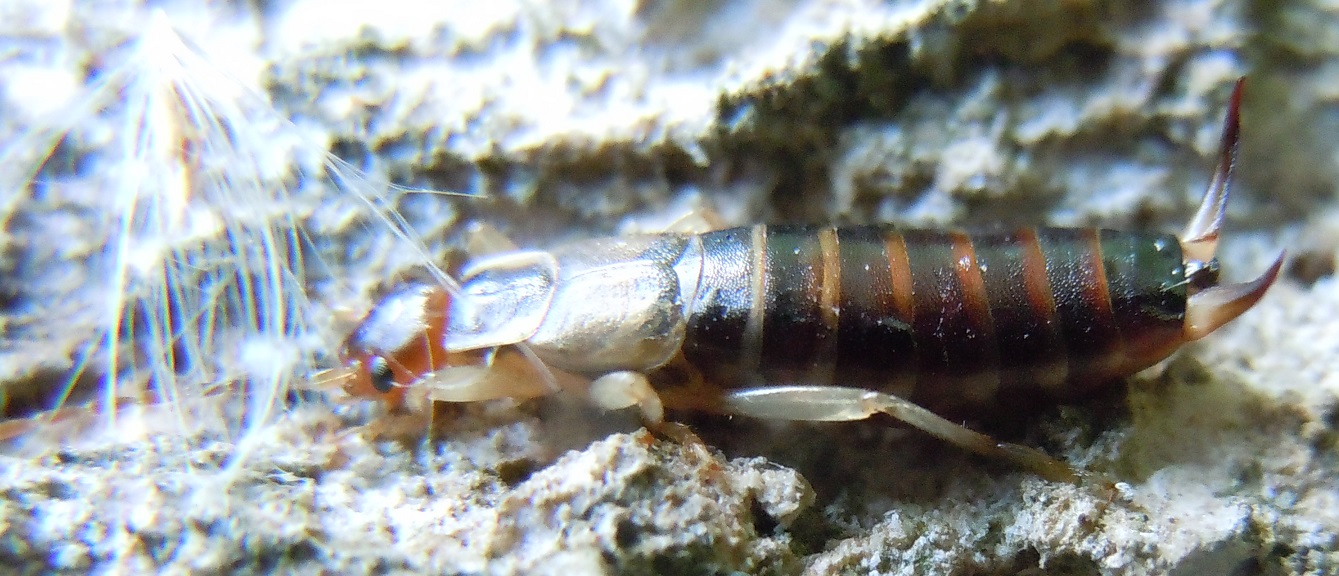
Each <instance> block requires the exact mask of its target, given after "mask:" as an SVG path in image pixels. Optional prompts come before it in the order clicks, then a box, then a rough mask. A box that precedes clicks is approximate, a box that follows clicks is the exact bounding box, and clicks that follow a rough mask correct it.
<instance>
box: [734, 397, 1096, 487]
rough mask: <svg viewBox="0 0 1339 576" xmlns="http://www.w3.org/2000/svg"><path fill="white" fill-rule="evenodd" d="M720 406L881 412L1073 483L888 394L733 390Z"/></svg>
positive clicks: (803, 413) (778, 415) (1029, 455)
mask: <svg viewBox="0 0 1339 576" xmlns="http://www.w3.org/2000/svg"><path fill="white" fill-rule="evenodd" d="M722 401H723V406H724V408H725V410H726V411H727V412H730V413H732V414H739V415H741V416H751V417H754V418H766V419H773V420H802V421H809V422H838V421H849V420H864V419H865V418H869V417H870V416H873V415H874V414H877V413H880V412H882V413H884V414H888V415H890V416H892V417H894V418H897V419H898V420H901V421H903V422H906V423H907V424H910V425H912V426H914V427H916V428H919V429H921V430H924V431H925V432H927V433H929V434H930V435H932V436H935V437H937V438H939V439H942V440H945V441H947V442H949V443H951V444H953V445H956V446H958V447H960V448H963V449H964V450H968V451H970V452H974V453H976V454H981V455H983V456H989V457H992V458H999V459H1001V460H1007V461H1009V462H1013V463H1014V464H1016V465H1018V466H1020V467H1022V468H1026V469H1028V470H1031V471H1033V472H1034V473H1036V474H1037V475H1039V476H1041V477H1043V478H1046V479H1048V480H1056V481H1067V482H1074V481H1077V480H1078V478H1079V474H1078V473H1077V472H1075V471H1074V469H1073V468H1071V467H1070V466H1069V465H1068V464H1065V463H1064V462H1061V461H1059V460H1056V459H1054V458H1052V457H1050V456H1047V455H1046V454H1045V453H1043V452H1041V451H1040V450H1037V449H1035V448H1029V447H1027V446H1022V445H1019V444H1010V443H1007V442H996V441H995V440H994V439H993V438H991V437H990V436H986V435H985V434H982V433H980V432H976V431H973V430H970V429H967V428H964V427H963V426H960V425H958V424H954V423H953V422H950V421H948V420H945V419H943V418H940V417H939V416H937V415H935V414H934V413H933V412H930V411H929V410H926V409H924V408H921V407H920V406H917V405H916V404H914V403H912V402H909V401H907V400H904V399H902V398H898V397H897V396H893V395H891V394H883V393H879V392H873V391H869V390H861V389H858V388H841V387H835V386H784V387H777V388H751V389H746V390H736V391H732V392H729V393H727V394H725V396H724V397H723V398H722Z"/></svg>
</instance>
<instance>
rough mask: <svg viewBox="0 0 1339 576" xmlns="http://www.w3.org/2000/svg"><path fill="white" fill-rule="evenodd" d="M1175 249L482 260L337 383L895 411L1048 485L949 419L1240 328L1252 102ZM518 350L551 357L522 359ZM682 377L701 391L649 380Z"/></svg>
mask: <svg viewBox="0 0 1339 576" xmlns="http://www.w3.org/2000/svg"><path fill="white" fill-rule="evenodd" d="M1241 88H1242V84H1241V82H1238V84H1237V86H1236V88H1235V90H1234V92H1233V94H1232V99H1231V103H1230V105H1229V108H1228V113H1227V119H1226V123H1225V127H1224V131H1223V138H1222V149H1221V151H1220V153H1219V157H1218V165H1217V168H1216V170H1215V172H1214V175H1213V179H1212V180H1211V182H1210V184H1209V187H1208V190H1207V192H1206V193H1205V195H1204V199H1203V201H1202V203H1201V206H1200V208H1199V210H1198V212H1197V213H1196V214H1195V216H1194V217H1193V218H1192V219H1191V221H1190V224H1189V225H1188V226H1187V228H1186V230H1185V231H1184V232H1183V233H1182V234H1181V236H1180V237H1179V238H1178V237H1176V236H1173V235H1169V234H1146V233H1139V232H1121V231H1115V230H1104V229H1093V228H1080V229H1066V228H1024V229H1018V230H1014V231H1009V232H987V233H967V232H959V231H932V230H897V229H895V228H893V227H891V226H858V227H842V228H837V227H831V226H764V225H759V226H752V227H745V228H732V229H728V230H718V231H712V232H706V233H701V234H669V233H666V234H649V235H636V236H628V237H619V238H599V239H593V240H586V241H581V242H576V243H572V244H567V245H564V246H560V247H558V248H555V249H552V250H547V251H537V250H525V251H521V250H513V251H507V252H503V253H500V254H495V255H491V256H486V257H482V258H478V259H476V260H475V261H473V262H472V263H470V264H469V265H468V266H467V267H466V268H465V270H463V271H462V274H461V280H460V288H459V290H458V291H448V290H446V289H444V288H443V287H440V286H438V285H433V284H409V285H405V286H402V287H401V288H400V289H398V290H397V291H395V292H393V293H391V294H390V295H388V296H387V297H385V298H384V299H383V300H382V301H381V303H380V304H379V305H378V306H377V307H376V308H374V309H373V310H372V312H371V313H370V314H369V315H368V316H367V318H366V319H365V320H364V321H363V323H362V324H361V326H360V327H359V328H358V329H357V330H356V331H355V332H354V333H353V335H352V336H351V337H350V338H349V340H348V342H347V343H346V346H345V349H344V352H343V359H344V362H345V365H344V366H343V367H342V368H339V369H336V370H333V371H330V372H329V373H327V374H326V375H325V377H324V379H325V380H326V381H335V382H339V383H341V384H342V385H343V387H344V388H345V390H347V391H348V392H349V393H350V394H352V395H354V396H358V397H371V398H380V399H383V400H386V401H387V402H388V403H390V404H391V405H392V406H401V405H404V403H405V402H406V399H407V398H408V399H409V400H411V402H410V403H411V404H420V403H422V402H425V401H446V402H470V401H478V400H486V399H493V398H503V397H513V398H528V397H535V396H541V395H545V394H549V393H551V392H552V391H554V390H555V389H565V390H569V391H575V392H578V393H582V394H585V395H587V396H589V397H590V398H591V399H592V400H593V401H595V402H596V403H597V404H599V405H601V406H604V407H608V408H623V407H628V406H633V405H636V406H638V407H640V409H641V411H642V414H643V417H644V419H645V420H646V421H647V422H648V423H649V424H653V425H654V424H658V423H660V422H661V420H662V418H663V409H664V407H672V408H688V409H698V410H708V411H713V412H719V413H729V414H740V415H747V416H753V417H759V418H776V419H786V420H808V421H837V420H858V419H864V418H867V417H869V416H872V415H874V414H876V413H886V414H890V415H892V416H893V417H895V418H898V419H900V420H902V421H905V422H907V423H909V424H911V425H912V426H915V427H917V428H920V429H922V430H924V431H926V432H928V433H930V434H932V435H935V436H937V437H939V438H942V439H945V440H947V441H949V442H951V443H953V444H956V445H958V446H961V447H963V448H965V449H967V450H971V451H973V452H977V453H981V454H987V455H993V456H997V457H1002V458H1005V459H1008V460H1012V461H1014V462H1017V463H1020V464H1021V465H1023V466H1025V467H1028V468H1030V469H1033V470H1036V471H1037V472H1039V473H1041V474H1043V475H1045V476H1048V477H1052V478H1070V477H1072V471H1071V470H1070V469H1069V468H1068V466H1066V465H1064V464H1061V463H1059V462H1057V461H1055V460H1053V459H1051V458H1050V457H1048V456H1046V455H1044V454H1043V453H1041V452H1040V451H1037V450H1035V449H1032V448H1027V447H1024V446H1019V445H1013V444H1002V443H996V442H995V441H994V440H992V439H990V438H989V437H988V436H985V435H982V434H979V433H977V432H973V431H971V430H969V429H967V428H964V427H962V426H959V425H957V424H954V423H952V422H950V421H948V420H945V419H943V418H941V417H939V416H937V415H936V414H935V412H941V413H943V411H946V410H947V411H960V410H972V409H982V408H985V409H989V407H990V406H991V404H992V402H995V401H996V400H997V399H998V398H999V397H1001V395H1035V396H1038V397H1045V398H1051V399H1067V398H1069V399H1072V398H1075V397H1080V396H1082V395H1084V394H1085V393H1089V392H1090V391H1091V390H1093V389H1094V387H1095V386H1096V385H1099V384H1106V383H1109V382H1112V381H1114V380H1118V379H1120V378H1122V377H1125V376H1128V375H1131V374H1133V373H1135V372H1137V371H1139V370H1142V369H1144V368H1146V367H1149V366H1151V365H1153V364H1155V363H1157V362H1158V361H1160V360H1162V359H1164V358H1166V357H1167V356H1169V355H1170V354H1171V353H1172V352H1174V351H1175V350H1176V349H1177V348H1178V347H1180V345H1182V344H1183V343H1185V342H1189V341H1193V340H1197V339H1199V338H1202V337H1204V336H1205V335H1207V334H1209V333H1211V332H1213V331H1214V330H1216V329H1217V328H1218V327H1220V326H1222V325H1223V324H1225V323H1227V322H1228V321H1230V320H1232V319H1233V318H1236V317H1237V316H1238V315H1240V314H1241V313H1243V312H1245V311H1246V310H1247V309H1249V308H1250V307H1251V306H1252V305H1254V304H1255V302H1256V301H1258V300H1259V299H1260V298H1261V296H1263V294H1264V293H1265V291H1266V289H1268V288H1269V286H1270V285H1271V284H1272V283H1273V282H1274V279H1275V278H1276V277H1277V275H1278V272H1279V267H1280V265H1281V264H1282V256H1280V257H1279V260H1278V261H1276V262H1275V263H1274V265H1273V266H1272V267H1270V268H1269V270H1268V271H1266V272H1265V273H1264V274H1262V275H1261V276H1260V277H1259V278H1257V279H1255V280H1254V281H1251V282H1246V283H1242V284H1232V285H1221V286H1220V285H1218V277H1217V271H1218V265H1217V260H1215V258H1214V253H1215V250H1216V246H1217V242H1218V234H1219V230H1220V229H1221V227H1222V223H1223V213H1224V208H1225V206H1226V203H1227V199H1228V193H1229V188H1230V184H1231V178H1232V171H1233V167H1234V164H1235V163H1236V157H1237V148H1238V137H1239V122H1238V109H1239V106H1240V101H1241ZM524 353H530V354H533V356H534V357H537V358H538V359H539V360H540V361H541V362H539V363H536V362H531V361H527V358H526V357H525V356H524ZM666 366H674V367H676V368H678V369H679V370H677V371H676V373H683V374H687V375H689V377H688V379H687V381H685V382H675V383H671V384H668V385H665V384H660V383H659V382H657V384H656V385H654V386H653V385H652V382H653V380H654V378H653V377H654V376H655V374H656V372H657V371H658V370H660V369H662V368H664V367H666Z"/></svg>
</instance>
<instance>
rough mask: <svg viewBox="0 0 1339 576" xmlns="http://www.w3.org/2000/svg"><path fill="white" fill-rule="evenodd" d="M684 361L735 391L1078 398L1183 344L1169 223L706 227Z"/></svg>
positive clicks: (943, 399) (959, 402)
mask: <svg viewBox="0 0 1339 576" xmlns="http://www.w3.org/2000/svg"><path fill="white" fill-rule="evenodd" d="M701 238H702V247H703V256H702V257H703V268H702V275H701V278H700V281H699V285H698V287H697V290H696V297H695V298H692V299H690V300H689V301H688V302H686V303H685V305H686V307H687V313H688V319H687V323H688V326H687V333H686V338H685V341H684V345H683V351H684V355H685V358H686V359H687V360H688V362H689V363H691V364H693V365H694V366H696V367H698V368H699V369H701V370H702V371H703V373H704V374H706V375H707V376H708V377H709V378H710V379H711V380H712V381H713V382H715V383H717V384H718V385H722V386H726V387H738V386H759V385H777V384H806V385H838V386H848V387H867V388H871V389H877V390H882V391H887V392H890V393H893V394H897V395H900V396H903V397H906V398H909V399H911V400H912V401H914V402H917V403H919V404H921V405H923V406H926V407H928V408H931V409H932V410H950V411H958V410H971V409H972V408H973V407H988V405H989V403H990V402H991V401H992V400H994V399H995V398H996V397H997V396H999V395H1000V394H1001V393H1007V394H1011V395H1013V394H1020V393H1033V392H1040V393H1044V394H1045V395H1047V396H1051V397H1062V398H1064V397H1074V396H1077V395H1079V394H1082V393H1083V392H1084V391H1086V390H1088V389H1091V388H1092V387H1093V386H1096V385H1100V384H1105V383H1109V382H1111V381H1112V380H1114V379H1116V378H1119V377H1122V376H1126V375H1128V374H1131V373H1133V372H1135V371H1138V370H1139V369H1142V368H1144V367H1146V366H1148V365H1151V364H1153V363H1154V362H1157V361H1158V360H1161V359H1162V358H1164V357H1166V356H1167V355H1168V354H1170V353H1171V351H1172V350H1174V349H1175V348H1176V346H1177V345H1179V344H1180V343H1181V342H1182V341H1183V339H1182V323H1183V321H1184V317H1185V308H1186V298H1187V291H1186V287H1185V281H1184V280H1185V278H1184V266H1183V264H1182V260H1181V250H1180V245H1179V244H1178V242H1177V240H1176V238H1175V237H1174V236H1170V235H1150V234H1140V233H1131V232H1118V231H1112V230H1097V229H1059V228H1041V229H1030V228H1029V229H1021V230H1016V231H1010V232H998V233H977V234H967V233H963V232H953V231H927V230H906V231H899V230H897V229H894V228H892V227H890V226H858V227H846V228H833V227H809V226H755V227H750V228H735V229H730V230H722V231H718V232H712V233H708V234H705V235H703V236H702V237H701Z"/></svg>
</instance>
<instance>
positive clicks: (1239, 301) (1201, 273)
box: [1181, 78, 1283, 341]
mask: <svg viewBox="0 0 1339 576" xmlns="http://www.w3.org/2000/svg"><path fill="white" fill-rule="evenodd" d="M1245 83H1246V79H1245V78H1242V79H1241V80H1238V81H1237V85H1236V87H1234V88H1233V90H1232V99H1231V101H1230V102H1229V104H1228V108H1227V120H1226V122H1225V123H1224V125H1223V140H1222V147H1221V148H1220V150H1219V152H1218V166H1217V167H1216V168H1215V169H1214V174H1213V179H1212V180H1210V181H1209V189H1208V190H1207V191H1206V192H1205V193H1204V199H1203V200H1202V201H1201V202H1200V207H1199V210H1197V211H1196V212H1195V216H1194V218H1191V220H1190V223H1189V224H1188V225H1187V226H1186V230H1185V232H1182V233H1181V252H1182V254H1183V256H1184V259H1185V275H1186V283H1187V285H1188V288H1189V294H1190V300H1189V301H1188V302H1187V303H1186V320H1185V329H1184V338H1185V340H1186V341H1192V340H1198V339H1200V338H1203V337H1204V336H1206V335H1208V334H1209V333H1211V332H1213V331H1214V330H1217V329H1218V328H1219V327H1221V326H1222V325H1224V324H1227V323H1228V322H1230V321H1232V319H1234V318H1236V317H1237V316H1240V315H1241V314H1242V313H1243V312H1245V311H1246V310H1249V309H1250V308H1251V306H1254V305H1255V303H1256V302H1257V301H1259V300H1260V298H1261V297H1262V296H1264V295H1265V291H1266V290H1268V289H1269V286H1270V285H1271V284H1273V283H1274V280H1275V279H1276V278H1278V275H1279V269H1280V268H1281V267H1282V266H1283V255H1282V254H1280V255H1279V257H1278V259H1277V260H1275V261H1274V265H1273V266H1271V267H1270V268H1269V270H1267V271H1265V273H1264V274H1261V275H1260V277H1259V278H1256V279H1255V280H1252V281H1250V282H1243V283H1240V284H1228V285H1224V286H1220V285H1219V284H1218V259H1217V258H1216V257H1215V253H1216V252H1217V250H1218V237H1219V233H1220V231H1221V230H1222V227H1223V214H1224V212H1225V211H1226V209H1227V199H1228V195H1229V193H1230V192H1231V190H1232V172H1233V169H1234V168H1236V164H1237V148H1238V145H1239V142H1240V137H1241V121H1240V113H1239V112H1240V108H1241V92H1242V87H1243V86H1244V85H1245Z"/></svg>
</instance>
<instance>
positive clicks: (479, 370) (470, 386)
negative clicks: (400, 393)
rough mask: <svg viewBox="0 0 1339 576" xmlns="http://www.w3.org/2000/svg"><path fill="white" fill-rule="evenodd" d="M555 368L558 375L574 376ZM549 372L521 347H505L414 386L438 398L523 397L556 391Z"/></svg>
mask: <svg viewBox="0 0 1339 576" xmlns="http://www.w3.org/2000/svg"><path fill="white" fill-rule="evenodd" d="M554 372H555V377H559V378H562V377H563V376H566V377H567V378H574V377H572V376H570V375H560V374H559V373H557V372H556V371H554ZM545 376H546V375H543V374H540V373H538V372H537V370H536V368H535V367H534V366H533V365H532V364H531V363H530V362H529V361H528V360H527V359H526V358H525V356H524V355H522V354H521V353H520V352H519V351H516V350H511V349H504V350H501V351H499V352H498V353H497V354H496V355H495V356H494V357H493V360H492V361H491V362H489V363H488V364H486V365H467V366H449V367H447V368H443V369H441V370H438V371H436V372H432V373H429V374H427V375H424V376H423V378H421V379H419V381H417V382H415V383H413V384H412V386H413V387H414V388H415V389H421V390H424V391H425V392H424V393H425V394H426V395H427V399H428V400H432V401H435V402H479V401H482V400H497V399H500V398H515V399H522V400H523V399H527V398H538V397H540V396H545V395H548V394H551V393H553V392H554V390H553V389H552V388H550V387H549V381H548V380H547V379H546V378H545Z"/></svg>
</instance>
